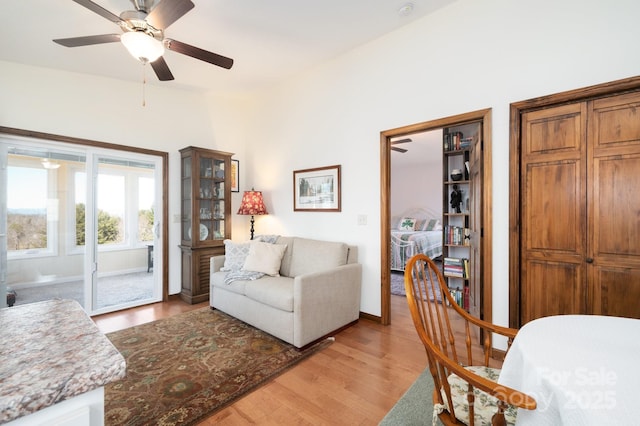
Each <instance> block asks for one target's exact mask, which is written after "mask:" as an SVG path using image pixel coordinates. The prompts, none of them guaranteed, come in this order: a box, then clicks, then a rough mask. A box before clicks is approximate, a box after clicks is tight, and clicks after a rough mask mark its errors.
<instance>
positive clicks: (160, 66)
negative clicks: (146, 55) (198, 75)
mask: <svg viewBox="0 0 640 426" xmlns="http://www.w3.org/2000/svg"><path fill="white" fill-rule="evenodd" d="M151 68H153V71H154V72H155V73H156V75H157V76H158V80H160V81H170V80H173V79H174V78H173V74H171V70H170V69H169V65H167V62H166V61H165V60H164V58H163V57H162V56H160V57H159V58H158V59H156V60H155V61H154V62H151Z"/></svg>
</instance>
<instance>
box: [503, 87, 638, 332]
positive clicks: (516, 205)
mask: <svg viewBox="0 0 640 426" xmlns="http://www.w3.org/2000/svg"><path fill="white" fill-rule="evenodd" d="M636 91H640V76H638V77H631V78H626V79H622V80H616V81H612V82H608V83H603V84H598V85H595V86H588V87H584V88H581V89H575V90H569V91H566V92H561V93H556V94H553V95H548V96H541V97H538V98H533V99H528V100H525V101H520V102H514V103H512V104H511V105H510V118H509V124H510V132H509V133H510V134H509V326H510V327H512V328H520V325H521V324H520V244H521V241H520V213H521V212H520V204H521V203H520V198H521V194H520V155H521V150H522V147H521V132H520V126H521V125H522V120H521V117H522V115H523V114H525V113H527V112H531V111H534V110H539V109H545V108H549V107H554V106H558V105H561V104H568V103H576V102H585V101H588V100H592V99H595V98H601V97H606V96H614V95H620V94H623V93H628V92H636Z"/></svg>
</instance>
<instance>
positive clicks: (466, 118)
mask: <svg viewBox="0 0 640 426" xmlns="http://www.w3.org/2000/svg"><path fill="white" fill-rule="evenodd" d="M472 121H480V122H481V123H482V129H483V135H482V140H483V146H482V154H481V156H480V159H479V160H480V161H481V162H482V171H483V176H482V182H483V185H482V188H481V189H480V196H481V197H482V200H481V205H482V215H481V216H482V223H480V224H479V227H480V229H481V232H482V243H481V244H482V250H481V252H482V258H481V268H482V272H481V282H482V299H483V305H482V312H481V316H482V318H483V319H484V320H487V321H491V311H492V305H491V294H492V288H491V287H492V286H491V272H492V269H491V266H492V238H491V235H492V232H491V230H492V227H491V224H492V214H491V187H492V185H491V109H484V110H479V111H474V112H469V113H465V114H460V115H455V116H451V117H446V118H442V119H437V120H432V121H427V122H423V123H417V124H412V125H409V126H404V127H399V128H396V129H391V130H386V131H383V132H381V133H380V218H381V220H380V231H381V232H380V239H381V242H380V249H381V256H380V257H381V268H380V271H381V277H380V279H381V305H382V306H381V319H380V321H381V323H382V324H383V325H388V324H390V322H391V267H390V266H391V220H392V217H391V179H392V176H391V152H392V147H393V146H394V144H393V143H392V142H394V141H397V140H398V139H402V138H407V137H411V135H415V134H419V133H424V132H430V131H436V130H443V129H444V128H445V127H452V126H457V125H462V124H465V123H468V122H472ZM438 155H440V153H439V154H438ZM435 183H436V184H437V185H438V186H441V185H442V182H441V181H438V182H435ZM415 189H416V188H413V190H415ZM409 190H411V189H409Z"/></svg>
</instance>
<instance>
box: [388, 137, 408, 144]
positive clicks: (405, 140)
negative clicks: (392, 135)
mask: <svg viewBox="0 0 640 426" xmlns="http://www.w3.org/2000/svg"><path fill="white" fill-rule="evenodd" d="M407 142H413V141H412V140H411V139H409V138H406V139H398V140H397V141H391V145H396V144H399V143H407Z"/></svg>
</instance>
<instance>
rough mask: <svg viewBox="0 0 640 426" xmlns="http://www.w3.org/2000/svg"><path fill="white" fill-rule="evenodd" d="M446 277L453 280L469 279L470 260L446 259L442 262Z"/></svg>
mask: <svg viewBox="0 0 640 426" xmlns="http://www.w3.org/2000/svg"><path fill="white" fill-rule="evenodd" d="M442 267H443V271H444V275H445V276H447V277H453V278H463V279H467V278H469V259H465V258H457V257H445V258H444V260H443V262H442Z"/></svg>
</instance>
